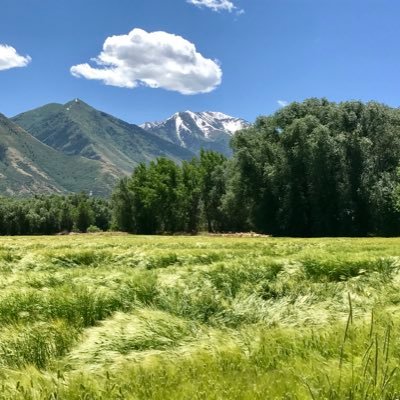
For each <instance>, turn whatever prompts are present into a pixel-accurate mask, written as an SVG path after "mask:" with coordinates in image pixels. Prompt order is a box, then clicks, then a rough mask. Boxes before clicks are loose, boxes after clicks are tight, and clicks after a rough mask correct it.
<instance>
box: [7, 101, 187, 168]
mask: <svg viewBox="0 0 400 400" xmlns="http://www.w3.org/2000/svg"><path fill="white" fill-rule="evenodd" d="M12 120H13V121H14V122H15V123H17V124H18V125H20V126H22V127H23V128H24V129H25V130H27V131H28V132H29V133H31V134H32V135H33V136H34V137H36V138H37V139H39V140H40V141H42V142H43V143H45V144H47V145H49V146H50V147H52V148H54V149H56V150H58V151H61V152H63V153H65V154H67V155H80V156H83V157H85V158H88V159H94V160H99V161H102V162H104V163H106V164H109V165H110V166H112V167H115V168H117V169H118V170H120V171H121V172H122V174H124V175H128V174H130V173H131V172H132V170H133V169H134V167H135V166H137V165H138V164H139V163H141V162H148V161H151V160H153V159H155V158H157V157H161V156H164V157H168V158H170V159H172V160H174V161H177V162H179V161H182V160H185V159H190V158H192V157H193V155H194V154H193V153H191V152H190V151H188V150H187V149H184V148H181V147H179V146H176V145H175V144H173V143H170V142H168V141H165V140H163V139H162V138H160V137H158V136H157V135H153V134H149V133H148V132H147V131H145V130H144V129H142V128H140V127H139V126H137V125H135V124H129V123H128V122H125V121H123V120H121V119H119V118H116V117H114V116H112V115H110V114H107V113H105V112H103V111H99V110H96V109H95V108H93V107H91V106H90V105H88V104H86V103H85V102H83V101H82V100H80V99H74V100H72V101H69V102H67V103H65V104H57V103H51V104H47V105H45V106H42V107H39V108H36V109H33V110H30V111H27V112H24V113H21V114H19V115H17V116H15V117H13V118H12Z"/></svg>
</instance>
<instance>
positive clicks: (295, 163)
mask: <svg viewBox="0 0 400 400" xmlns="http://www.w3.org/2000/svg"><path fill="white" fill-rule="evenodd" d="M232 147H233V149H234V156H233V158H232V159H230V160H226V159H224V158H223V157H222V156H220V155H218V154H215V153H212V152H202V153H201V155H200V158H199V159H195V160H193V161H192V162H189V163H187V162H184V163H183V164H182V165H181V166H177V165H175V164H173V163H172V162H171V161H168V160H164V159H160V160H158V161H157V162H153V163H150V164H149V165H148V166H146V165H140V166H139V167H138V168H137V169H136V170H135V171H134V173H133V175H132V177H131V178H129V179H124V180H122V181H121V182H120V183H119V184H118V186H117V188H116V190H115V192H114V195H113V200H112V203H113V213H114V218H115V220H114V225H115V226H116V227H118V228H119V229H121V230H125V231H128V232H137V233H156V232H179V231H186V232H196V231H197V230H199V229H208V230H209V231H246V230H255V231H258V232H264V233H270V234H275V235H290V236H340V235H343V236H365V235H397V234H399V233H400V210H399V208H400V207H399V205H400V200H399V199H400V171H399V165H400V110H398V109H393V108H389V107H386V106H384V105H382V104H378V103H373V102H371V103H367V104H364V103H361V102H356V101H353V102H344V103H340V104H336V103H331V102H329V101H327V100H325V99H310V100H307V101H305V102H303V103H292V104H291V105H289V106H288V107H285V108H283V109H281V110H280V111H278V112H277V113H275V114H274V115H272V116H269V117H261V118H259V119H258V120H257V121H256V123H255V124H254V125H253V127H251V128H249V129H246V130H243V131H241V132H239V133H237V134H236V135H235V137H234V138H233V140H232Z"/></svg>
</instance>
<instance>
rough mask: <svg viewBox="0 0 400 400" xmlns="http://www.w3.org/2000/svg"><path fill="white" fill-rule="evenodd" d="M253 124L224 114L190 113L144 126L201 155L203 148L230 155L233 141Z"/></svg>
mask: <svg viewBox="0 0 400 400" xmlns="http://www.w3.org/2000/svg"><path fill="white" fill-rule="evenodd" d="M249 126H250V124H249V123H248V122H247V121H245V120H243V119H241V118H235V117H231V116H229V115H226V114H224V113H221V112H213V111H205V112H193V111H190V110H187V111H182V112H177V113H175V114H174V115H172V116H171V117H170V118H168V119H166V120H165V121H161V122H146V123H145V124H142V125H141V127H142V128H143V129H145V130H147V131H149V132H151V133H153V134H156V135H158V136H160V137H162V138H163V139H167V140H169V141H171V142H173V143H176V144H179V145H181V146H183V147H185V148H188V149H190V150H191V151H194V152H196V153H198V152H199V151H200V149H201V148H207V149H210V150H216V151H220V152H222V153H225V154H230V153H231V150H230V148H229V142H230V138H231V137H232V136H233V135H234V134H235V132H237V131H238V130H240V129H244V128H247V127H249Z"/></svg>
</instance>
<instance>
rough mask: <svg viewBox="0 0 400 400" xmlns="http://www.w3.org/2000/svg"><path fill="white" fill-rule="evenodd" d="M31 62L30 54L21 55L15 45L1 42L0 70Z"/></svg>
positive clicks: (23, 65) (24, 65) (22, 65)
mask: <svg viewBox="0 0 400 400" xmlns="http://www.w3.org/2000/svg"><path fill="white" fill-rule="evenodd" d="M30 62H31V58H30V57H29V56H25V57H24V56H20V55H19V54H18V53H17V50H15V49H14V47H11V46H7V45H6V44H0V71H4V70H6V69H11V68H17V67H26V66H27V65H28V64H29V63H30Z"/></svg>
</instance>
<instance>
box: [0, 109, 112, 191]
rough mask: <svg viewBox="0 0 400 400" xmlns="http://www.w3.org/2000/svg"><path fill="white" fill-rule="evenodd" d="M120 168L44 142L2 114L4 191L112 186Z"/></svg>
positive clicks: (1, 185) (0, 146)
mask: <svg viewBox="0 0 400 400" xmlns="http://www.w3.org/2000/svg"><path fill="white" fill-rule="evenodd" d="M119 175H120V174H119V173H118V171H117V169H115V168H112V167H110V166H109V165H107V164H105V163H102V162H100V161H96V160H89V159H87V158H83V157H80V156H67V155H65V154H63V153H61V152H58V151H56V150H54V149H52V148H51V147H49V146H47V145H45V144H43V143H41V142H40V141H39V140H37V139H35V138H34V137H33V136H31V135H30V134H29V133H28V132H26V131H25V130H23V129H22V128H21V127H19V126H17V125H16V124H15V123H13V122H12V121H11V120H10V119H8V118H6V117H5V116H4V115H2V114H0V194H1V195H28V194H33V193H54V192H55V193H64V192H79V191H82V190H84V191H87V192H89V191H92V192H93V194H94V195H98V196H105V195H107V194H109V193H110V191H111V190H112V187H113V185H114V184H115V181H116V180H117V178H118V176H119Z"/></svg>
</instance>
